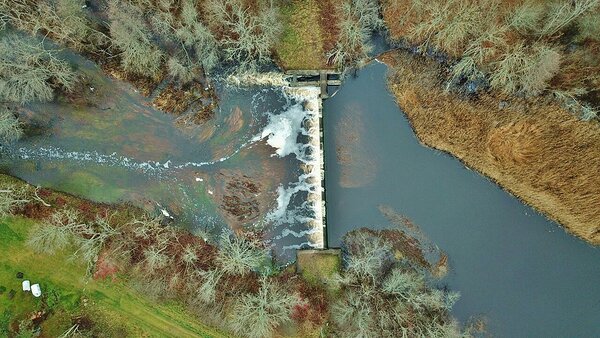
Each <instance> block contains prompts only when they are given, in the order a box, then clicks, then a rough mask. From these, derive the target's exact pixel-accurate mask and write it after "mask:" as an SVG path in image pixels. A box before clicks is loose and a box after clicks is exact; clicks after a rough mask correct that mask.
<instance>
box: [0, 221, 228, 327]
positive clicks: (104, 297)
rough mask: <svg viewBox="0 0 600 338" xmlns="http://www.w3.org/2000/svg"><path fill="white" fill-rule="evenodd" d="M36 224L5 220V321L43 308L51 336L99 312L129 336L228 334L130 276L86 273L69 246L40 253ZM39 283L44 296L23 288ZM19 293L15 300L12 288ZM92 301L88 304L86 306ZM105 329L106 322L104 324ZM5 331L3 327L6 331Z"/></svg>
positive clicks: (1, 225)
mask: <svg viewBox="0 0 600 338" xmlns="http://www.w3.org/2000/svg"><path fill="white" fill-rule="evenodd" d="M34 224H35V223H34V222H33V221H31V220H28V219H25V218H21V217H8V218H3V219H0V252H2V255H0V286H4V287H5V288H6V289H7V290H6V291H5V292H3V293H2V294H0V324H2V325H4V326H3V327H6V326H5V324H7V323H8V322H15V321H17V322H18V321H19V320H21V319H24V318H27V317H28V316H29V314H31V313H32V312H34V311H37V310H39V309H41V308H42V306H43V305H44V304H45V308H46V309H47V308H50V307H51V308H52V309H53V311H52V314H51V315H50V317H49V318H48V319H46V321H45V322H44V323H43V325H42V326H41V328H42V330H44V333H45V334H46V333H47V334H48V336H56V335H58V334H59V333H62V332H64V331H65V330H67V329H68V328H69V327H70V326H71V325H72V324H71V317H73V316H77V315H80V314H81V313H90V312H93V313H94V317H93V318H94V319H96V318H99V322H100V323H102V325H103V326H104V325H107V327H106V330H108V331H109V332H114V333H115V334H116V333H117V332H123V331H124V332H126V333H127V335H129V336H140V335H142V336H150V337H166V336H176V337H198V336H200V337H224V336H226V335H225V334H223V333H221V332H219V331H217V330H215V329H213V328H210V327H207V326H204V325H202V324H201V323H199V322H197V321H196V320H194V317H193V316H192V315H191V314H190V313H188V312H186V311H185V309H183V308H182V307H181V306H179V305H177V304H158V303H156V302H153V301H151V300H149V299H147V298H145V297H144V296H143V295H141V294H139V293H137V292H136V291H134V290H133V289H132V288H131V287H130V286H129V284H128V283H127V282H126V280H117V281H115V282H113V281H111V280H101V281H98V280H93V279H88V278H86V267H85V265H84V264H82V263H80V262H76V261H73V260H71V259H70V256H71V252H70V251H69V250H65V251H64V252H59V253H56V254H54V255H39V254H36V253H34V252H33V251H32V250H31V249H30V248H29V247H27V246H26V244H25V241H26V238H27V234H28V232H29V229H31V228H32V226H33V225H34ZM17 272H23V273H24V275H25V276H24V278H25V279H29V280H31V281H32V283H39V284H40V285H41V288H42V293H43V295H44V296H43V297H42V298H34V297H33V296H32V295H31V294H30V293H27V292H23V291H21V282H22V280H21V279H18V278H16V274H17ZM10 290H15V291H16V293H15V294H14V297H13V298H12V299H11V298H10V297H8V294H9V291H10ZM84 299H85V300H86V303H87V305H86V307H83V306H82V303H83V300H84ZM103 329H104V327H103ZM0 336H2V332H0Z"/></svg>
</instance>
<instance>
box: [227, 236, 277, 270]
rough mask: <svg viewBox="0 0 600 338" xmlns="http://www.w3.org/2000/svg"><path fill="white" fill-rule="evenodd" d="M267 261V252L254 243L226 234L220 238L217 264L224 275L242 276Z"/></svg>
mask: <svg viewBox="0 0 600 338" xmlns="http://www.w3.org/2000/svg"><path fill="white" fill-rule="evenodd" d="M267 260H268V256H267V252H266V251H265V250H264V249H261V248H259V247H258V246H257V245H256V244H255V243H252V242H250V241H247V240H244V239H242V238H239V237H236V236H235V235H231V236H230V235H229V234H227V233H224V234H223V235H222V236H221V241H220V248H219V252H218V254H217V262H218V263H219V264H220V267H221V270H222V271H224V272H225V273H227V274H230V275H242V276H243V275H246V274H248V273H249V272H250V271H252V270H256V269H257V268H258V267H259V266H261V265H262V264H264V263H265V262H266V261H267Z"/></svg>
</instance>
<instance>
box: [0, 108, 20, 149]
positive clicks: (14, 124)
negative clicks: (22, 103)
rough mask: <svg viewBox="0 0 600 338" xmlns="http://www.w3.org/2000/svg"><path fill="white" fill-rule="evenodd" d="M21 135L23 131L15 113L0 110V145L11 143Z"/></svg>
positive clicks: (4, 109) (3, 109) (5, 109)
mask: <svg viewBox="0 0 600 338" xmlns="http://www.w3.org/2000/svg"><path fill="white" fill-rule="evenodd" d="M22 135H23V130H22V129H21V124H20V122H19V120H18V119H17V117H16V116H15V113H14V112H13V111H11V110H9V109H7V108H0V143H9V144H10V143H13V142H15V141H17V140H18V139H20V138H21V136H22Z"/></svg>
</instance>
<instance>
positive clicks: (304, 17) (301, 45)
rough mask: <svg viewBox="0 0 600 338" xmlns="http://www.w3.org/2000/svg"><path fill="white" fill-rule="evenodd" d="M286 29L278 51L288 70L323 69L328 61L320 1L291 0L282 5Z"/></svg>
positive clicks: (283, 64)
mask: <svg viewBox="0 0 600 338" xmlns="http://www.w3.org/2000/svg"><path fill="white" fill-rule="evenodd" d="M281 13H282V16H283V22H284V32H283V36H282V38H281V42H280V43H279V44H278V45H277V47H276V51H277V55H278V57H279V61H280V63H281V66H282V67H283V68H285V69H288V70H292V69H320V68H322V67H323V66H324V64H325V63H326V61H327V60H326V56H325V52H326V51H324V50H323V37H322V32H321V26H320V15H321V13H320V10H319V6H318V4H317V0H292V1H290V2H289V4H287V5H285V6H283V8H282V11H281Z"/></svg>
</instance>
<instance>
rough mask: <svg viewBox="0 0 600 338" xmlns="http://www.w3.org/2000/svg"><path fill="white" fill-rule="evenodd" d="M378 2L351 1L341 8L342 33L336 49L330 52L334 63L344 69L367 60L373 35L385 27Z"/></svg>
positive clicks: (340, 25)
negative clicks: (375, 31)
mask: <svg viewBox="0 0 600 338" xmlns="http://www.w3.org/2000/svg"><path fill="white" fill-rule="evenodd" d="M380 11H381V8H380V4H379V1H377V0H351V1H346V2H343V4H342V6H341V12H342V15H341V19H340V23H339V28H340V33H339V37H338V41H337V43H336V48H335V49H334V50H333V51H330V52H329V58H330V59H332V60H333V63H334V64H336V65H338V66H340V67H342V66H345V65H347V64H350V63H354V62H357V61H359V60H361V59H363V58H365V57H366V56H367V55H368V53H369V52H370V51H371V50H372V48H373V47H372V46H371V44H370V43H369V40H370V38H371V33H372V32H373V31H374V30H377V29H380V28H382V27H383V20H382V19H381V16H380Z"/></svg>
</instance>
